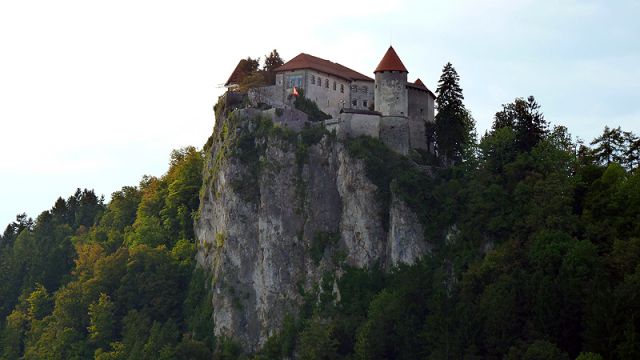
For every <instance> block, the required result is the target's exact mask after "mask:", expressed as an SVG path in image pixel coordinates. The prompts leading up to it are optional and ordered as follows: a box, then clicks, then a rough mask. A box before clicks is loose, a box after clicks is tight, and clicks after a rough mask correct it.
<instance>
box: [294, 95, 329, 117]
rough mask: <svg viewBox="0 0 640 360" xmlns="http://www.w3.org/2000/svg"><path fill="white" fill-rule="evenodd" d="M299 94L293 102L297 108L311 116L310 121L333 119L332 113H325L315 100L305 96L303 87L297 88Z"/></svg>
mask: <svg viewBox="0 0 640 360" xmlns="http://www.w3.org/2000/svg"><path fill="white" fill-rule="evenodd" d="M297 90H298V96H296V99H295V101H294V102H293V106H295V108H296V109H298V110H300V111H302V112H303V113H305V114H307V115H308V116H309V121H315V122H317V121H323V120H327V119H331V115H329V114H326V113H324V112H323V111H322V110H320V108H319V107H318V104H316V102H315V101H313V100H310V99H308V98H307V97H305V96H304V90H303V89H297Z"/></svg>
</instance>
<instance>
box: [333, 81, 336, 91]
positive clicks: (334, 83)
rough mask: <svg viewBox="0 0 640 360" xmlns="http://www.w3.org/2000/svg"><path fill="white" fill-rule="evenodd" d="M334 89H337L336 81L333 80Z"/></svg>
mask: <svg viewBox="0 0 640 360" xmlns="http://www.w3.org/2000/svg"><path fill="white" fill-rule="evenodd" d="M333 91H336V82H335V81H334V82H333Z"/></svg>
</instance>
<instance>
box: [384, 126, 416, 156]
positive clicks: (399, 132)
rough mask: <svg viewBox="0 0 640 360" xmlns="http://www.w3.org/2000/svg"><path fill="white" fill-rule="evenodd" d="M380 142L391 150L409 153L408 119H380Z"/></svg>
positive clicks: (404, 153)
mask: <svg viewBox="0 0 640 360" xmlns="http://www.w3.org/2000/svg"><path fill="white" fill-rule="evenodd" d="M380 140H382V142H384V143H385V144H386V145H387V146H388V147H390V148H391V149H392V150H394V151H396V152H398V153H400V154H402V155H407V154H408V153H409V149H410V145H409V119H408V118H407V117H404V116H382V117H381V118H380Z"/></svg>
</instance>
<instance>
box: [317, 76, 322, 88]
mask: <svg viewBox="0 0 640 360" xmlns="http://www.w3.org/2000/svg"><path fill="white" fill-rule="evenodd" d="M318 86H322V79H320V76H318Z"/></svg>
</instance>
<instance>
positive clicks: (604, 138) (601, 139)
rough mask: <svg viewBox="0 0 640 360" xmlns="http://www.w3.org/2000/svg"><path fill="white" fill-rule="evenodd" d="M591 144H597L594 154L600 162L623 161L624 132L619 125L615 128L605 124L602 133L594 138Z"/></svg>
mask: <svg viewBox="0 0 640 360" xmlns="http://www.w3.org/2000/svg"><path fill="white" fill-rule="evenodd" d="M591 145H595V147H594V148H593V155H594V156H595V158H596V160H597V161H598V162H599V163H601V164H604V165H609V164H610V163H612V162H618V163H622V162H623V155H624V149H623V147H624V134H623V132H622V130H621V129H620V127H619V126H618V127H617V128H615V129H610V128H609V127H608V126H605V127H604V130H603V131H602V135H600V136H598V137H597V138H595V139H593V141H592V142H591Z"/></svg>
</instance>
